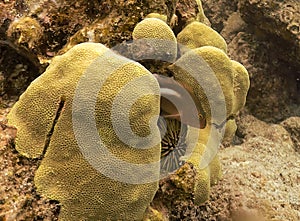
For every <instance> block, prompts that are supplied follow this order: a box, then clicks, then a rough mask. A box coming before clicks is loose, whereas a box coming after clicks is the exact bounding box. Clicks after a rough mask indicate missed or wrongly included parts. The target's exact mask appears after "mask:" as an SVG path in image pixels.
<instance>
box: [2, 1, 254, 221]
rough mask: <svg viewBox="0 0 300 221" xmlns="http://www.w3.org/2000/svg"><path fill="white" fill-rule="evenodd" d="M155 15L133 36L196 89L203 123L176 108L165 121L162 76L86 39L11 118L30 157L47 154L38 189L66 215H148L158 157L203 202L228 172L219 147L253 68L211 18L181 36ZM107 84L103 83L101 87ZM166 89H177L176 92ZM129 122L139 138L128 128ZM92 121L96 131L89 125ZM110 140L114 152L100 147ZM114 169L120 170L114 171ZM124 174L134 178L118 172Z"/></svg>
mask: <svg viewBox="0 0 300 221" xmlns="http://www.w3.org/2000/svg"><path fill="white" fill-rule="evenodd" d="M199 4H200V3H199ZM154 17H155V18H145V19H144V20H143V21H141V22H140V23H138V24H137V25H136V27H135V28H134V30H133V33H132V37H133V40H136V41H144V42H145V43H146V44H148V46H150V48H152V49H153V51H150V52H152V53H153V54H152V58H153V57H155V58H156V59H158V60H159V59H162V60H163V61H168V62H169V63H168V62H166V64H165V66H162V67H161V68H162V69H164V70H165V71H166V72H167V73H168V74H169V76H164V78H162V79H163V80H166V78H169V79H172V80H170V82H173V81H176V82H177V83H176V84H178V85H179V86H178V87H181V89H182V90H185V91H186V92H187V93H188V94H189V95H190V97H191V98H192V101H193V102H194V104H195V106H196V111H197V116H196V117H197V119H196V120H199V122H200V126H199V128H196V127H195V126H194V125H192V124H190V122H188V123H186V124H187V125H185V122H181V121H180V120H178V119H177V115H169V116H168V117H166V116H164V115H162V116H164V117H166V119H165V121H166V124H165V125H160V124H159V125H157V121H158V116H159V114H162V112H163V111H164V109H163V107H162V106H163V102H162V100H161V96H162V94H163V92H162V90H161V88H160V86H161V85H160V80H162V79H160V78H157V77H155V76H154V75H152V73H151V72H150V71H148V70H147V69H146V68H145V67H144V66H142V65H141V64H139V63H138V62H135V61H132V60H130V59H128V58H125V57H123V56H121V55H117V54H115V53H114V52H113V51H112V50H110V49H108V48H106V47H105V46H103V45H102V44H100V43H82V44H79V45H77V46H74V47H73V48H71V49H70V50H69V51H68V52H66V53H65V54H63V55H61V56H57V57H55V58H54V59H53V60H52V62H51V64H50V66H49V67H48V68H47V70H46V71H45V73H44V74H42V75H41V76H40V77H39V78H37V79H36V80H35V81H33V82H32V84H31V85H30V86H29V87H28V89H27V90H26V91H25V93H24V94H23V95H22V96H21V97H20V99H19V101H18V102H17V103H16V104H15V106H14V107H13V108H12V110H11V112H10V114H9V116H8V120H9V124H12V125H14V126H16V128H17V130H18V133H17V137H16V149H17V150H18V151H19V152H20V153H21V154H22V155H24V156H26V157H30V158H40V159H42V160H41V164H40V166H39V168H38V170H37V172H36V175H35V180H34V182H35V185H36V187H37V190H38V192H39V193H41V194H43V195H44V196H46V197H48V198H50V199H54V200H58V201H59V202H60V203H61V205H62V209H61V212H60V215H59V218H60V220H142V219H143V217H147V215H146V216H144V215H145V211H146V208H147V207H148V206H149V204H150V203H151V201H152V200H153V198H154V195H155V193H156V192H157V189H158V180H159V175H161V174H159V173H160V165H159V160H160V159H161V161H160V163H161V167H163V169H165V171H166V172H167V175H168V176H169V181H170V182H173V184H174V185H175V186H176V188H178V189H181V190H182V191H181V192H182V193H184V194H183V195H188V197H191V198H193V199H194V203H195V204H196V205H200V204H201V203H203V202H205V201H206V200H207V199H208V197H209V192H210V186H211V185H213V184H216V183H217V182H218V180H219V179H220V176H221V165H220V162H219V159H218V156H217V155H216V152H217V149H218V147H219V145H220V136H222V133H221V131H222V130H223V131H225V127H226V128H227V129H226V130H227V131H226V132H225V134H226V136H229V138H228V139H230V138H232V136H233V134H234V132H235V130H236V127H235V121H234V117H235V116H236V115H237V113H238V112H239V110H240V109H241V108H242V107H243V106H244V104H245V99H246V95H247V91H248V88H249V77H248V73H247V71H246V69H245V68H244V67H243V66H242V65H241V64H239V63H237V62H235V61H232V60H230V58H229V57H228V56H227V54H226V44H225V41H224V39H223V38H222V37H221V36H220V35H219V34H218V33H217V32H215V31H214V30H213V29H211V28H210V27H208V26H206V25H205V24H204V23H200V22H199V21H194V22H192V23H190V24H188V25H187V26H186V27H185V28H183V30H182V31H181V32H180V33H179V34H178V36H177V38H176V37H175V34H174V33H173V31H172V29H171V28H170V27H169V26H168V25H167V24H166V23H165V22H164V21H162V20H160V19H158V18H157V17H159V15H157V14H155V15H154ZM162 17H163V16H162ZM198 20H199V19H198ZM200 20H201V19H200ZM202 20H203V21H204V20H205V19H204V18H202ZM195 31H196V32H195ZM177 42H179V43H180V44H182V45H183V46H184V49H183V47H179V48H178V46H177ZM178 51H179V53H177V52H178ZM141 53H143V51H141ZM144 53H146V54H147V53H148V54H149V51H146V52H144ZM180 56H181V57H180ZM178 57H179V58H178ZM130 58H131V57H130ZM149 62H150V61H149ZM170 63H171V64H170ZM156 64H157V63H156ZM154 66H155V65H154ZM166 66H167V68H166ZM155 67H156V68H157V67H158V66H157V65H156V66H155ZM158 68H159V67H158ZM160 71H161V70H157V73H161V72H160ZM162 72H163V71H162ZM157 73H155V74H157ZM153 74H154V73H153ZM137 79H138V80H137ZM82 82H84V83H82ZM99 85H100V86H101V87H100V88H99V91H98V90H95V88H98V87H99ZM165 89H169V90H167V93H169V94H171V95H174V93H175V94H176V92H178V91H176V90H173V88H165ZM144 91H146V92H147V93H146V94H143V92H144ZM179 91H180V90H179ZM95 92H96V93H95ZM93 94H96V96H95V97H93ZM138 95H143V96H138ZM136 96H138V99H136V98H137V97H136ZM180 96H181V94H179V95H178V97H180ZM132 100H134V101H135V102H132ZM91 108H92V111H91V112H88V110H90V109H91ZM172 108H173V106H172V105H171V106H169V109H172ZM172 111H173V110H171V112H172ZM176 111H177V112H180V111H179V110H175V112H174V113H176ZM185 111H186V110H184V112H185ZM87 113H91V114H90V115H89V114H87ZM172 113H173V112H172ZM180 114H182V113H180ZM183 114H187V115H188V114H189V113H183ZM198 118H199V119H198ZM177 120H178V121H177ZM204 122H206V123H204ZM227 122H228V125H226V123H227ZM74 125H75V126H74ZM128 127H129V128H130V131H131V132H133V133H134V134H135V135H136V136H131V134H129V132H128V131H127V129H128ZM92 128H94V129H95V131H96V136H91V134H90V133H89V131H90V130H91V129H92ZM162 128H165V130H166V131H167V134H166V135H165V137H163V133H162V137H161V136H160V131H159V129H161V130H162ZM180 128H181V129H180ZM200 128H201V129H200ZM228 128H229V129H228ZM180 132H181V133H180ZM94 135H95V134H94ZM195 136H196V139H194V138H195ZM99 137H100V138H101V142H100V140H99V139H98V138H99ZM79 138H80V139H79ZM122 138H125V140H124V139H122ZM139 138H141V139H139ZM160 142H161V143H160ZM176 142H177V143H179V145H176ZM95 145H96V149H93V147H94V146H95ZM177 146H178V147H177ZM139 147H141V148H139ZM145 147H147V148H145ZM161 147H162V148H161ZM103 148H105V149H107V150H108V151H107V152H105V151H104V152H101V150H102V149H103ZM85 151H88V152H89V153H92V155H86V152H85ZM161 152H162V153H161ZM101 153H102V154H101ZM103 153H105V154H103ZM106 153H109V154H108V155H106ZM93 154H94V155H93ZM206 158H207V159H206ZM99 159H101V160H100V162H99ZM114 159H118V160H116V161H115V160H114ZM119 161H122V162H123V163H125V164H124V165H127V164H131V165H148V164H149V165H152V166H151V167H150V166H149V168H148V170H147V171H146V172H145V171H143V172H141V173H144V175H145V174H146V175H147V176H148V177H154V178H157V179H148V180H147V179H146V180H147V182H146V181H145V182H143V180H142V179H139V176H140V175H142V174H139V173H136V171H135V170H134V169H132V168H128V171H126V169H127V167H124V166H123V164H122V163H120V164H118V162H119ZM95 162H98V164H97V165H95ZM203 162H204V163H203ZM178 167H179V168H178ZM177 168H178V169H177ZM109 171H113V173H115V175H116V177H111V176H109V175H108V174H109ZM161 172H162V171H161ZM168 172H173V173H172V174H171V175H170V174H168ZM124 176H125V177H127V178H128V177H132V179H129V181H128V180H126V179H125V180H126V181H125V180H124V179H120V177H123V178H124ZM189 177H192V179H191V180H190V179H189ZM131 181H132V182H131ZM137 181H139V182H137ZM173 197H174V196H173ZM178 199H185V197H181V196H178ZM168 209H171V208H168ZM147 211H151V208H150V207H148V210H147ZM146 213H147V212H146ZM153 214H155V213H153V211H152V215H151V214H148V216H150V215H151V216H153ZM158 216H161V214H160V213H159V215H157V217H158Z"/></svg>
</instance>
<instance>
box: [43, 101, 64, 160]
mask: <svg viewBox="0 0 300 221" xmlns="http://www.w3.org/2000/svg"><path fill="white" fill-rule="evenodd" d="M65 102H66V98H65V97H64V96H62V97H60V101H59V104H58V108H57V111H56V114H55V118H54V120H53V122H52V126H51V128H50V130H49V132H48V134H47V137H46V141H45V146H44V149H43V152H42V155H41V156H40V158H39V159H40V160H42V159H43V158H44V156H45V154H46V152H47V150H48V147H49V144H50V141H51V137H52V135H53V132H54V129H55V126H56V124H57V122H58V119H59V118H60V116H61V113H62V110H63V108H64V106H65Z"/></svg>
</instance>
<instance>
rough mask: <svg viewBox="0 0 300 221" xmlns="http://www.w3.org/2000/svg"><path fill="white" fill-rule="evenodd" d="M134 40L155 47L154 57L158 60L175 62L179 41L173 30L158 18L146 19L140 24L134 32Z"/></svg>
mask: <svg viewBox="0 0 300 221" xmlns="http://www.w3.org/2000/svg"><path fill="white" fill-rule="evenodd" d="M132 37H133V39H134V40H143V41H145V43H146V44H149V45H151V46H152V47H153V49H152V50H153V55H155V56H156V58H157V59H158V60H167V61H170V62H173V61H175V59H176V57H177V41H176V37H175V35H174V33H173V31H172V30H171V28H170V27H169V26H168V25H167V24H166V23H165V22H163V21H162V20H161V19H158V18H146V19H144V20H143V21H141V22H140V23H138V24H137V25H136V26H135V28H134V30H133V32H132Z"/></svg>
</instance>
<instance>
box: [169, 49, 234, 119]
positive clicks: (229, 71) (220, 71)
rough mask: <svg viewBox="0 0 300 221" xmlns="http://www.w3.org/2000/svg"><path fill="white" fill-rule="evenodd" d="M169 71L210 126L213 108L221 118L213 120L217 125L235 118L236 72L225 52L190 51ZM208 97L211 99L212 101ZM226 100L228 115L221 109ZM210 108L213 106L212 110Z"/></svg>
mask: <svg viewBox="0 0 300 221" xmlns="http://www.w3.org/2000/svg"><path fill="white" fill-rule="evenodd" d="M169 68H170V70H171V71H172V72H173V74H174V79H175V80H176V81H178V82H179V83H181V84H182V85H183V86H184V87H185V88H186V89H187V90H188V91H189V92H190V93H191V95H192V97H193V98H194V100H195V103H196V106H197V108H198V111H199V112H200V113H201V114H202V115H203V116H204V117H205V118H206V119H207V121H208V123H210V122H211V117H212V115H211V108H214V111H215V113H217V114H216V116H217V117H221V118H218V119H214V120H215V121H216V123H217V124H221V123H222V122H223V121H224V120H225V119H226V116H229V115H231V114H232V108H233V100H234V93H233V79H234V71H233V68H232V63H231V60H230V59H229V58H228V56H227V55H226V54H225V53H224V52H223V51H222V50H220V49H218V48H215V47H212V46H204V47H200V48H196V49H193V50H190V51H188V52H187V53H185V54H184V55H183V56H182V57H180V59H178V60H177V61H176V62H175V63H174V64H173V65H171V66H170V67H169ZM214 76H215V77H216V79H215V78H214ZM199 82H200V83H201V85H200V84H199ZM204 87H205V90H204V89H203V88H204ZM218 89H222V90H221V91H220V90H218ZM207 95H211V97H209V99H210V100H208V97H207ZM224 99H225V104H226V110H227V111H226V112H225V113H223V112H224V107H222V105H220V104H222V101H224ZM210 104H212V105H214V106H213V107H211V106H210ZM218 104H219V105H218ZM224 118H225V119H224Z"/></svg>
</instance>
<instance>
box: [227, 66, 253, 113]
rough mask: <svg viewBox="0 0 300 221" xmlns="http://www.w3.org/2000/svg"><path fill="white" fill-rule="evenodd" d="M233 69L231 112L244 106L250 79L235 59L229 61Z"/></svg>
mask: <svg viewBox="0 0 300 221" xmlns="http://www.w3.org/2000/svg"><path fill="white" fill-rule="evenodd" d="M231 62H232V66H233V69H234V81H233V85H234V95H235V99H234V102H233V103H234V104H233V111H232V112H233V113H234V114H237V112H238V111H239V110H240V109H241V108H242V107H244V105H245V103H246V97H247V93H248V90H249V87H250V79H249V75H248V71H247V70H246V68H245V67H244V66H243V65H242V64H240V63H239V62H237V61H231Z"/></svg>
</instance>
